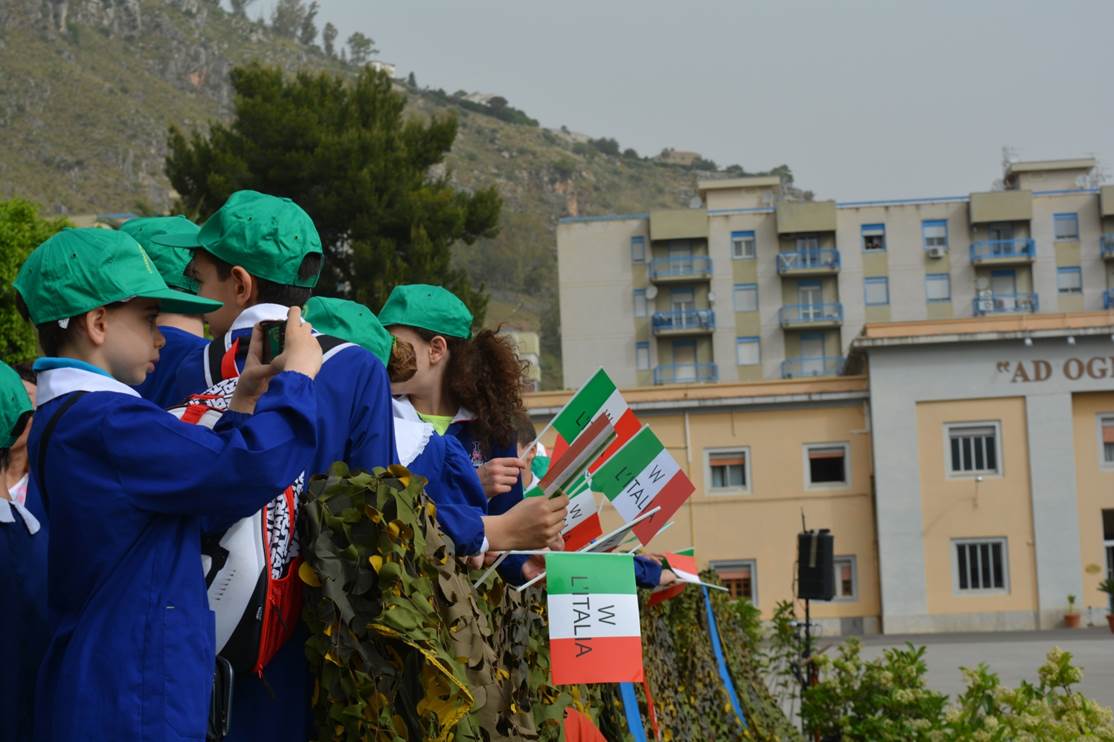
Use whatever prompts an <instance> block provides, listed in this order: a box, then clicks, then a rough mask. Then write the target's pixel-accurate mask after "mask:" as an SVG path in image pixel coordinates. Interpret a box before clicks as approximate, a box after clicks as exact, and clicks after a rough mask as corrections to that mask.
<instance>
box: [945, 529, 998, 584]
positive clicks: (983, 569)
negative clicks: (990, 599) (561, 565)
mask: <svg viewBox="0 0 1114 742" xmlns="http://www.w3.org/2000/svg"><path fill="white" fill-rule="evenodd" d="M952 543H953V544H955V582H954V584H955V588H956V592H961V593H963V592H987V591H1008V590H1009V574H1008V559H1007V553H1006V539H1004V538H990V539H977V540H976V539H961V540H956V541H953V542H952Z"/></svg>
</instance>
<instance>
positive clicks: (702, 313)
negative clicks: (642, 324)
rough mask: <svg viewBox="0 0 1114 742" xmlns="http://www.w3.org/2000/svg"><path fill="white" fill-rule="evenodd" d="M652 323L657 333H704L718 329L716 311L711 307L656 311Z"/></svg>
mask: <svg viewBox="0 0 1114 742" xmlns="http://www.w3.org/2000/svg"><path fill="white" fill-rule="evenodd" d="M650 324H651V326H652V327H653V329H654V334H655V335H665V336H669V335H704V334H707V333H709V332H712V331H713V330H715V329H716V313H715V312H714V311H712V310H711V309H677V310H674V311H672V312H654V314H653V316H652V317H651V318H650Z"/></svg>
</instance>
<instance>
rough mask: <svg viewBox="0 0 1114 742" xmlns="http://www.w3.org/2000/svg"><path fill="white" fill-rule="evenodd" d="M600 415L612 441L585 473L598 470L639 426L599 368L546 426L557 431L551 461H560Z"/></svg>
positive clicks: (604, 373) (612, 383)
mask: <svg viewBox="0 0 1114 742" xmlns="http://www.w3.org/2000/svg"><path fill="white" fill-rule="evenodd" d="M601 415H605V416H606V417H607V418H608V420H610V421H611V424H612V426H614V428H615V436H616V437H615V441H614V442H613V443H612V444H611V445H610V446H609V447H608V448H607V449H605V450H604V452H603V453H602V454H601V455H600V456H599V457H598V458H597V459H596V460H595V461H594V462H592V463H591V464H590V465H589V466H588V471H595V470H596V469H598V468H599V467H600V465H601V464H603V462H604V461H605V460H606V459H607V457H608V456H611V454H613V453H615V451H617V450H618V449H619V446H621V445H622V444H623V443H624V442H625V441H627V440H629V439H630V438H631V436H633V435H634V434H635V433H637V432H638V430H639V428H641V427H642V424H641V423H640V422H639V421H638V418H637V417H635V416H634V412H632V411H631V409H630V407H628V406H627V402H626V400H625V399H623V395H622V394H620V393H619V390H618V389H617V388H616V386H615V382H613V381H612V380H611V377H610V376H608V375H607V372H606V371H604V370H603V369H602V368H601V369H598V370H597V371H596V372H595V373H594V374H592V376H591V378H590V379H588V381H587V382H586V383H585V384H584V386H582V387H580V389H578V390H577V392H576V394H574V395H572V397H571V398H570V399H569V401H568V402H566V403H565V406H564V407H562V408H561V411H560V412H558V413H557V415H556V417H554V418H553V420H552V422H550V423H549V425H550V426H551V427H552V428H553V429H554V430H555V431H556V432H557V438H556V439H555V441H554V443H553V451H552V456H551V460H556V459H558V458H560V457H561V456H562V455H563V454H564V452H565V449H566V448H568V447H569V445H570V443H571V442H572V441H573V440H575V439H576V437H577V436H578V435H580V432H581V431H582V430H584V428H586V427H588V425H589V424H590V423H591V422H592V421H593V420H595V419H596V418H598V417H600V416H601ZM543 432H544V431H543ZM539 437H540V436H539Z"/></svg>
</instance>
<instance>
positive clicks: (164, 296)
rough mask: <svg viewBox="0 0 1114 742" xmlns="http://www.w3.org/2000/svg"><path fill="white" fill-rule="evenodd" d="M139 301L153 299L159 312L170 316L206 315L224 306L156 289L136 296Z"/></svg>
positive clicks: (180, 292) (184, 293) (198, 297)
mask: <svg viewBox="0 0 1114 742" xmlns="http://www.w3.org/2000/svg"><path fill="white" fill-rule="evenodd" d="M137 298H139V299H155V300H157V301H158V303H159V310H160V311H163V312H170V313H172V314H207V313H208V312H215V311H216V310H218V309H220V308H221V307H223V306H224V304H223V303H221V302H219V301H213V300H212V299H204V298H202V297H200V296H194V295H193V294H187V293H186V292H184V291H175V290H174V289H169V288H168V289H157V290H154V291H145V292H143V293H142V294H138V295H137Z"/></svg>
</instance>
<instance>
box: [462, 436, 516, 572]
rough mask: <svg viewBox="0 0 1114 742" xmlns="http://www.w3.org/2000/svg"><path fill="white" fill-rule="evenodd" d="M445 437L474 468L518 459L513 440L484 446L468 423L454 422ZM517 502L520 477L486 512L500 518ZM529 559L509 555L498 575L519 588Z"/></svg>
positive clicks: (491, 503) (492, 500) (491, 500)
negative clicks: (453, 440)
mask: <svg viewBox="0 0 1114 742" xmlns="http://www.w3.org/2000/svg"><path fill="white" fill-rule="evenodd" d="M445 435H446V436H452V437H454V438H456V439H457V440H458V441H460V445H461V446H463V447H464V451H465V453H467V454H468V456H469V458H470V459H471V461H472V466H474V467H476V468H479V467H480V466H481V465H483V464H484V463H486V462H487V461H490V460H491V459H502V458H517V457H518V442H517V441H516V440H511V441H510V442H509V443H508V444H506V445H499V444H497V443H492V442H488V445H484V442H483V441H479V440H477V439H476V437H475V432H474V426H473V425H472V422H471V420H467V419H465V420H458V421H454V422H453V423H452V425H450V426H449V429H448V430H446V431H445ZM520 502H522V478H521V477H519V480H518V481H517V482H515V484H514V486H513V487H511V491H510V492H504V493H503V494H501V495H496V496H495V497H493V498H491V499H490V500H489V501H488V503H487V512H488V513H489V514H490V515H502V514H503V513H505V512H507V511H508V510H510V509H511V508H513V507H514V506H515V505H517V504H518V503H520ZM528 559H529V557H527V556H523V555H521V554H512V555H510V556H508V557H507V558H506V559H504V560H503V563H502V564H500V565H499V567H498V572H499V575H500V576H501V577H502V578H503V579H504V580H506V581H507V582H509V583H511V584H512V585H521V584H522V583H523V582H525V581H526V580H525V578H524V577H523V576H522V567H523V565H525V564H526V561H527V560H528Z"/></svg>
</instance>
